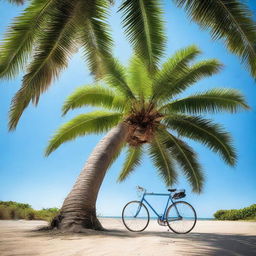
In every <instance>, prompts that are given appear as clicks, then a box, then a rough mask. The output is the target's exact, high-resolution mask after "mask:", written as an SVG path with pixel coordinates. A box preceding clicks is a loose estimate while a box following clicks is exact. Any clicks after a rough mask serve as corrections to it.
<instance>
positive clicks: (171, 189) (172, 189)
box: [168, 188, 177, 192]
mask: <svg viewBox="0 0 256 256" xmlns="http://www.w3.org/2000/svg"><path fill="white" fill-rule="evenodd" d="M176 190H177V189H176V188H169V189H168V191H170V192H175V191H176Z"/></svg>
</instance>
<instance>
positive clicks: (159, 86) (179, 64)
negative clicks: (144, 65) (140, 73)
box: [152, 45, 200, 98]
mask: <svg viewBox="0 0 256 256" xmlns="http://www.w3.org/2000/svg"><path fill="white" fill-rule="evenodd" d="M199 53H200V50H199V49H198V48H197V47H196V46H195V45H191V46H189V47H186V48H183V49H181V50H178V51H177V52H176V53H175V54H174V55H173V56H171V57H170V58H169V59H168V60H167V62H165V63H164V64H163V67H162V69H161V70H159V71H158V72H157V73H156V75H155V77H154V80H153V85H152V87H153V98H159V97H161V93H162V94H164V89H163V88H164V87H165V86H166V85H167V84H171V83H173V82H174V81H176V80H177V78H178V77H179V76H180V75H181V74H183V73H184V72H186V71H187V68H188V64H189V62H190V61H192V60H193V59H194V58H195V57H196V56H197V55H198V54H199Z"/></svg>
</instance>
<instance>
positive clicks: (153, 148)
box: [46, 46, 248, 192]
mask: <svg viewBox="0 0 256 256" xmlns="http://www.w3.org/2000/svg"><path fill="white" fill-rule="evenodd" d="M199 53H200V51H199V50H198V49H197V47H195V46H190V47H187V48H185V49H182V50H180V51H178V52H176V53H175V54H174V56H172V57H171V58H169V59H168V60H167V61H166V63H165V64H164V65H163V66H162V68H161V69H157V70H156V71H155V72H154V73H150V71H149V69H148V68H147V67H146V66H145V65H144V64H143V61H142V60H141V59H140V58H139V57H136V56H135V57H133V58H132V59H131V61H130V65H129V67H128V68H127V69H125V68H124V67H123V66H122V65H121V64H119V63H118V62H117V61H115V63H113V65H115V68H114V69H113V70H114V71H115V72H110V73H109V74H108V75H107V76H105V77H104V79H103V80H102V81H100V82H99V83H98V84H96V85H95V84H94V85H89V86H84V87H81V88H79V89H77V90H76V91H75V92H74V93H73V94H72V95H71V96H70V97H69V98H68V99H67V100H66V102H65V103H64V105H63V109H62V110H63V114H66V113H67V112H68V111H70V110H71V109H75V108H80V107H83V106H93V107H100V108H103V109H106V110H108V111H106V110H104V111H93V112H90V113H85V114H81V115H78V116H77V117H75V118H74V119H72V120H70V121H69V122H67V123H66V124H64V125H62V126H61V127H60V128H59V130H58V131H57V132H56V133H55V135H54V136H53V137H52V138H51V140H50V142H49V145H48V147H47V149H46V155H49V154H50V153H51V152H53V151H54V150H56V149H57V148H58V147H59V146H60V145H61V144H62V143H64V142H66V141H69V140H72V139H75V138H76V137H78V136H83V135H87V134H92V133H101V132H106V131H108V130H109V129H110V128H112V127H114V126H116V125H117V124H118V123H121V122H123V123H125V124H126V125H127V126H128V128H129V129H128V131H129V135H128V136H127V140H126V142H125V145H124V146H127V154H126V160H125V163H124V165H123V169H122V171H121V173H120V176H119V181H122V180H124V179H125V178H126V177H127V176H128V175H129V174H130V173H131V172H132V171H133V170H134V168H135V167H136V166H138V165H139V164H140V160H141V157H142V154H143V152H145V150H146V151H147V152H148V154H149V156H150V158H151V159H152V161H153V163H154V165H155V166H156V168H157V170H158V173H159V174H160V176H161V177H162V178H163V179H164V181H165V183H166V185H171V184H173V183H174V182H175V181H176V178H177V171H176V168H175V167H176V163H178V164H179V166H180V167H181V169H182V170H183V172H184V174H185V176H186V177H187V179H188V181H189V182H190V184H191V186H192V188H193V190H194V191H195V192H200V191H201V190H202V185H203V173H202V168H201V166H200V164H199V163H198V160H197V155H196V153H195V152H194V151H193V149H192V148H191V147H190V146H189V145H188V144H187V143H186V142H185V141H183V140H182V139H181V138H182V137H187V138H190V139H193V140H195V141H198V142H201V143H203V144H204V145H205V146H207V147H208V148H210V149H211V150H212V151H214V152H216V153H218V154H219V155H220V156H221V157H222V158H223V159H224V161H225V162H226V163H227V164H229V165H232V166H233V165H234V164H235V161H236V153H235V150H234V148H233V146H232V141H231V137H230V135H229V133H228V132H226V131H225V130H224V129H223V128H222V127H221V126H220V125H218V124H215V123H213V122H212V120H209V119H205V118H203V117H202V116H200V115H201V114H204V113H216V112H219V111H227V112H231V113H234V112H236V111H237V110H239V109H241V108H243V109H248V106H247V105H246V103H245V101H244V98H243V96H242V95H241V94H240V93H239V92H238V91H236V90H233V89H219V88H218V89H211V90H208V91H205V92H201V93H196V94H193V95H190V96H188V97H183V98H179V97H177V95H178V94H180V93H182V92H183V91H184V90H185V89H187V88H188V87H189V86H191V85H193V84H194V83H196V82H197V81H198V80H200V79H202V78H203V77H207V76H211V75H213V74H215V73H217V72H219V71H220V69H221V64H220V63H219V62H218V61H217V60H215V59H211V60H205V61H200V62H196V63H191V61H192V60H193V59H194V58H195V57H196V56H197V55H198V54H199ZM105 84H106V85H107V86H105ZM180 136H181V137H180Z"/></svg>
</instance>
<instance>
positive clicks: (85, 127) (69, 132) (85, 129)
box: [45, 111, 122, 156]
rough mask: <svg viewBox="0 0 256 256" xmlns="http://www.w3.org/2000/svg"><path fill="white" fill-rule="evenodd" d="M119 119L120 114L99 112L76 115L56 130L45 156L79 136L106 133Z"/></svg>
mask: <svg viewBox="0 0 256 256" xmlns="http://www.w3.org/2000/svg"><path fill="white" fill-rule="evenodd" d="M121 117H122V114H120V113H111V112H99V111H96V112H90V113H87V114H81V115H78V116H77V117H75V118H74V119H72V120H70V121H69V122H67V123H66V124H64V125H62V126H61V127H60V128H59V129H58V130H57V132H56V133H55V134H54V136H53V137H52V138H51V140H50V141H49V144H48V146H47V148H46V151H45V155H46V156H48V155H49V154H50V153H52V152H53V151H54V150H56V149H57V148H58V147H59V146H60V145H61V144H63V143H64V142H67V141H70V140H73V139H75V138H77V137H79V136H83V135H87V134H92V133H101V132H105V131H108V130H109V129H110V128H112V127H114V126H115V125H117V124H118V122H119V121H120V119H121Z"/></svg>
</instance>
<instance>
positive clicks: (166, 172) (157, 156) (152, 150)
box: [149, 135, 177, 186]
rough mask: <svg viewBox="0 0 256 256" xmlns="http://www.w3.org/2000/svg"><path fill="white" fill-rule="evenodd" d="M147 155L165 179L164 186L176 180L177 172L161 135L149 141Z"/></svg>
mask: <svg viewBox="0 0 256 256" xmlns="http://www.w3.org/2000/svg"><path fill="white" fill-rule="evenodd" d="M149 155H150V158H151V159H152V162H153V164H154V165H155V167H156V168H157V170H158V173H159V175H160V177H161V178H162V179H163V180H164V181H165V184H166V186H171V185H172V184H174V183H175V182H176V178H177V173H176V171H175V168H174V163H173V162H172V159H171V156H170V153H169V152H168V150H167V148H166V145H165V144H164V143H163V140H162V139H161V137H159V136H157V135H156V136H155V138H154V140H153V141H152V142H151V143H150V145H149Z"/></svg>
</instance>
